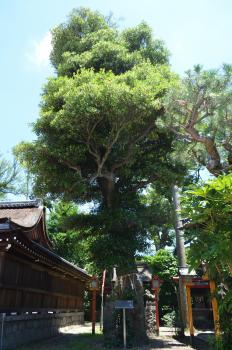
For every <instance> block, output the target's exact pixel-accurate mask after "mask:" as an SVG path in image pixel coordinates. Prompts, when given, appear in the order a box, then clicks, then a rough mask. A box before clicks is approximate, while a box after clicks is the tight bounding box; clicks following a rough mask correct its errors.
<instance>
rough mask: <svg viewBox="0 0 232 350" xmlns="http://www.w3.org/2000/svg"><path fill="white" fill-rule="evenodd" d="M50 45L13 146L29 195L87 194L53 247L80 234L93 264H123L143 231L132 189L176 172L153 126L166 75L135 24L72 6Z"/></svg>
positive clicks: (168, 82)
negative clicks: (36, 99) (44, 74)
mask: <svg viewBox="0 0 232 350" xmlns="http://www.w3.org/2000/svg"><path fill="white" fill-rule="evenodd" d="M52 45H53V50H52V53H51V62H52V64H53V65H54V67H55V69H56V76H55V77H53V78H50V79H49V80H48V82H47V84H46V85H45V86H44V89H43V94H42V101H41V109H40V117H39V118H38V120H37V121H36V123H35V124H34V132H35V133H36V135H37V139H36V140H35V141H34V142H31V143H21V144H20V145H18V146H17V147H16V149H15V154H16V155H17V157H18V159H19V161H20V162H21V164H22V165H23V166H25V167H26V168H27V169H28V171H29V172H30V173H31V174H32V175H33V176H34V179H35V186H34V191H35V193H36V195H39V196H43V197H44V198H46V199H49V200H54V199H57V198H58V199H62V200H65V201H73V202H75V203H81V204H82V203H86V202H91V201H92V202H93V203H94V205H95V206H94V210H93V211H92V212H90V213H89V214H88V215H77V216H76V217H75V216H73V218H71V217H70V218H69V220H70V222H71V223H72V227H71V228H70V229H69V231H71V232H72V233H70V232H69V233H67V232H68V231H66V233H65V235H63V234H62V232H63V231H60V236H59V235H56V239H59V240H60V242H61V246H63V244H64V243H62V241H65V240H66V238H65V237H66V236H67V239H69V242H70V243H67V244H70V246H71V245H72V243H71V242H72V241H73V240H74V237H76V236H75V235H81V237H82V238H81V239H79V238H77V237H76V239H77V240H81V241H83V242H85V247H87V248H86V249H87V250H88V252H89V253H88V254H87V259H89V260H88V261H89V262H90V264H93V262H94V263H95V265H96V266H95V267H93V268H95V269H98V270H101V269H103V268H106V267H111V266H113V265H114V264H116V265H118V266H119V267H120V268H121V270H123V271H128V270H129V269H132V268H133V267H134V266H135V265H134V256H135V254H136V251H144V249H145V248H146V241H147V238H148V236H149V235H150V233H149V230H147V227H148V225H150V223H149V224H148V223H146V222H145V218H146V217H147V216H149V215H147V216H146V215H145V212H148V210H147V211H146V209H148V208H146V205H144V204H143V203H142V202H141V200H140V198H139V195H138V193H137V192H138V191H139V190H142V189H145V188H146V187H147V185H148V184H150V183H151V182H153V181H154V180H157V181H158V180H159V181H160V182H163V183H168V182H170V179H173V181H175V180H176V178H179V177H181V178H182V177H183V174H184V173H185V168H184V167H182V166H181V164H180V163H179V162H178V161H175V162H173V158H172V153H173V141H174V140H173V136H172V135H170V134H169V132H166V130H160V128H159V127H158V126H157V125H156V121H157V118H161V119H162V116H163V114H164V96H165V94H166V93H167V91H168V90H169V89H170V88H171V87H173V86H174V85H175V84H176V76H175V75H174V74H173V73H172V72H171V71H170V68H169V67H168V66H167V63H168V53H167V50H166V48H165V47H164V45H163V44H162V42H161V41H159V40H154V39H153V37H152V32H151V29H150V27H149V26H148V25H147V24H145V23H142V24H140V25H138V26H137V27H135V28H130V29H126V30H125V31H123V32H119V31H118V30H117V29H116V27H115V26H114V25H112V23H110V22H109V20H107V19H106V18H105V17H104V16H102V15H101V14H99V13H98V12H92V11H91V10H89V9H85V8H80V9H77V10H74V11H73V12H72V13H71V15H70V17H69V19H68V21H67V23H65V24H62V25H60V26H58V27H56V28H55V29H54V30H53V40H52ZM142 214H143V215H144V217H143V216H142ZM73 232H75V233H73ZM78 237H79V236H78ZM57 245H58V243H57ZM70 249H71V248H70ZM84 251H85V249H84ZM62 254H63V252H62Z"/></svg>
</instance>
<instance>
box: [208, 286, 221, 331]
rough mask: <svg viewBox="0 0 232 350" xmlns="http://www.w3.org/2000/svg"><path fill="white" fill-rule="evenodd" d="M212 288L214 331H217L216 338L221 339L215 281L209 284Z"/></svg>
mask: <svg viewBox="0 0 232 350" xmlns="http://www.w3.org/2000/svg"><path fill="white" fill-rule="evenodd" d="M209 286H210V293H211V298H212V301H211V302H212V308H213V320H214V330H215V336H216V337H220V335H221V331H220V323H219V312H218V302H217V299H216V298H215V291H216V285H215V282H214V281H210V282H209Z"/></svg>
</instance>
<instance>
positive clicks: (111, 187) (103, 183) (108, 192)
mask: <svg viewBox="0 0 232 350" xmlns="http://www.w3.org/2000/svg"><path fill="white" fill-rule="evenodd" d="M98 184H99V186H100V188H101V193H102V197H103V205H104V206H105V207H106V208H108V209H111V208H113V207H114V206H115V204H116V200H117V188H116V186H115V179H114V176H112V177H107V178H106V177H100V178H98Z"/></svg>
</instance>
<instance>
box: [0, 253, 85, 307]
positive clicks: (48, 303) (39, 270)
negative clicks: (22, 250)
mask: <svg viewBox="0 0 232 350" xmlns="http://www.w3.org/2000/svg"><path fill="white" fill-rule="evenodd" d="M84 288H85V283H84V282H83V281H81V280H80V279H75V278H74V277H72V276H69V275H67V274H66V275H65V274H64V273H63V272H62V271H60V272H56V271H55V270H54V269H53V268H52V266H51V267H48V266H45V265H43V264H42V263H41V262H39V261H38V262H37V263H33V262H31V261H29V260H28V261H27V260H26V259H25V258H20V257H19V256H18V257H16V256H13V255H10V254H9V253H5V252H4V253H3V252H1V253H0V312H1V311H4V310H9V311H18V310H28V311H29V310H34V311H37V310H39V309H47V310H55V309H56V310H57V309H60V310H79V311H82V310H83V298H84Z"/></svg>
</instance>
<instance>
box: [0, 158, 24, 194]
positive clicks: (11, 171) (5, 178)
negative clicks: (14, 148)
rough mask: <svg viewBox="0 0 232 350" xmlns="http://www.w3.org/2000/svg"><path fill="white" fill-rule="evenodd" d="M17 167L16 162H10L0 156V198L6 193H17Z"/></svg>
mask: <svg viewBox="0 0 232 350" xmlns="http://www.w3.org/2000/svg"><path fill="white" fill-rule="evenodd" d="M18 185H19V169H18V167H17V165H16V162H14V163H13V164H11V163H10V162H9V161H7V160H6V159H4V158H2V157H1V158H0V198H1V199H3V198H5V197H6V195H7V194H8V193H11V194H17V193H19V192H20V191H19V188H18V187H19V186H18Z"/></svg>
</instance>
